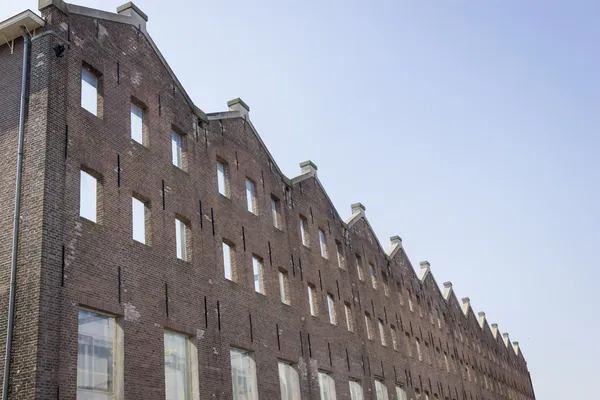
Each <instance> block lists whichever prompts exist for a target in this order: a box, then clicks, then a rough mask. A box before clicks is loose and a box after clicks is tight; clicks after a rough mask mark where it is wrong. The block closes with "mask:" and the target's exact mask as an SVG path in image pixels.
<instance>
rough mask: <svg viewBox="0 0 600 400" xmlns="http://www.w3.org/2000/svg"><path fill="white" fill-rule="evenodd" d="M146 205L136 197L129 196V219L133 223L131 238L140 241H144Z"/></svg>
mask: <svg viewBox="0 0 600 400" xmlns="http://www.w3.org/2000/svg"><path fill="white" fill-rule="evenodd" d="M145 214H146V205H145V204H144V203H143V202H142V201H140V200H138V199H136V198H135V197H132V198H131V219H132V225H133V240H136V241H138V242H140V243H146V215H145Z"/></svg>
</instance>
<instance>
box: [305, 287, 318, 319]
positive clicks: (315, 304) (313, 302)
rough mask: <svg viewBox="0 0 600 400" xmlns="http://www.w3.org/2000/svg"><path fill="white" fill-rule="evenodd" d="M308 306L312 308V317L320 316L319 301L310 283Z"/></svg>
mask: <svg viewBox="0 0 600 400" xmlns="http://www.w3.org/2000/svg"><path fill="white" fill-rule="evenodd" d="M308 306H309V308H310V315H312V316H313V317H317V316H318V315H319V303H318V301H317V295H316V292H315V287H314V285H312V284H310V283H309V284H308Z"/></svg>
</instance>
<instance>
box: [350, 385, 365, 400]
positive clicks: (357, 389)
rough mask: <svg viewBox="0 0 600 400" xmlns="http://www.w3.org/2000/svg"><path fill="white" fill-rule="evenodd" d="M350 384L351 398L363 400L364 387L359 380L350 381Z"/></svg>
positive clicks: (352, 399) (351, 399)
mask: <svg viewBox="0 0 600 400" xmlns="http://www.w3.org/2000/svg"><path fill="white" fill-rule="evenodd" d="M348 383H349V384H350V400H363V389H362V386H360V382H359V381H353V380H350V381H348Z"/></svg>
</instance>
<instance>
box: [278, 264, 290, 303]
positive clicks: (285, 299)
mask: <svg viewBox="0 0 600 400" xmlns="http://www.w3.org/2000/svg"><path fill="white" fill-rule="evenodd" d="M279 293H280V294H281V302H282V303H283V304H287V305H288V306H289V305H290V282H289V278H288V273H287V271H283V270H279Z"/></svg>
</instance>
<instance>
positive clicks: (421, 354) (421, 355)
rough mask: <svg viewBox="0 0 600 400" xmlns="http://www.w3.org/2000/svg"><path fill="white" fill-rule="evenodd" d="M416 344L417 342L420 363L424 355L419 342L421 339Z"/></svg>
mask: <svg viewBox="0 0 600 400" xmlns="http://www.w3.org/2000/svg"><path fill="white" fill-rule="evenodd" d="M416 342H417V357H418V358H419V361H423V353H421V341H420V340H419V338H417V339H416Z"/></svg>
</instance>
